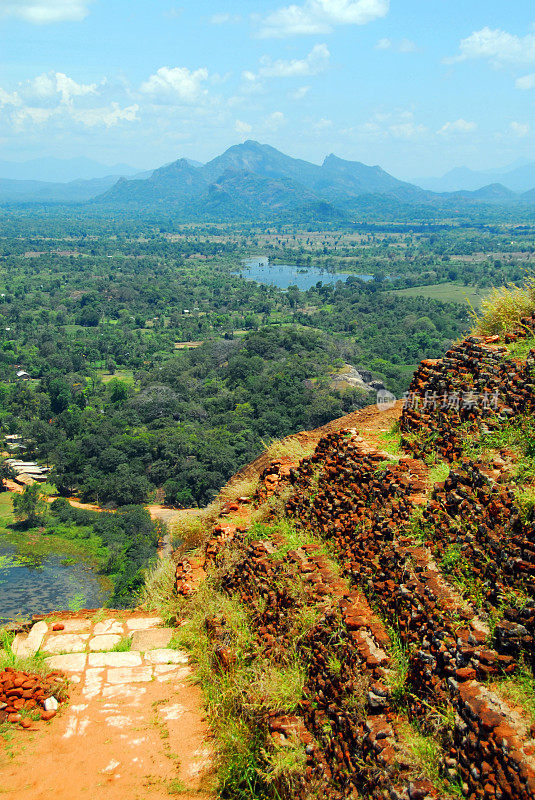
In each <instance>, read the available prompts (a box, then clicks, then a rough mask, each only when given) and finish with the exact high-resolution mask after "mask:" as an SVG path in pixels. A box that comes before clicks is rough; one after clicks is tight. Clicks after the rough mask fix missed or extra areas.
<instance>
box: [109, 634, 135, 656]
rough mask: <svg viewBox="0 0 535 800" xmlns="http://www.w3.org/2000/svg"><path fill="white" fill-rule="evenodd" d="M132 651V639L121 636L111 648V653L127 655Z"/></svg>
mask: <svg viewBox="0 0 535 800" xmlns="http://www.w3.org/2000/svg"><path fill="white" fill-rule="evenodd" d="M131 649H132V637H131V636H121V638H120V639H119V641H118V642H117V644H114V645H113V647H112V653H127V652H128V651H129V650H131Z"/></svg>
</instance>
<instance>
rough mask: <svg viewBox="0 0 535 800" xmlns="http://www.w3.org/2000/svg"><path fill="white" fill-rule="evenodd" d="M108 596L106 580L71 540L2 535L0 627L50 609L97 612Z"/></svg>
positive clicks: (108, 586)
mask: <svg viewBox="0 0 535 800" xmlns="http://www.w3.org/2000/svg"><path fill="white" fill-rule="evenodd" d="M66 549H67V550H68V552H66V551H65V550H66ZM110 594H111V586H110V583H109V581H108V580H107V579H106V578H104V577H103V576H102V575H99V574H98V571H97V568H96V565H95V563H94V562H93V561H92V560H91V559H90V558H88V557H86V556H84V555H83V554H81V553H80V552H79V551H74V550H73V548H72V547H70V542H68V543H62V542H61V541H58V540H56V541H54V540H53V539H52V538H51V537H42V536H35V535H30V536H28V535H25V534H22V533H21V534H18V533H17V534H11V533H8V534H5V533H4V532H1V533H0V623H1V622H6V621H8V620H10V619H13V618H18V617H29V616H31V615H32V614H47V613H49V612H51V611H61V610H67V609H71V610H73V611H76V610H77V609H80V608H100V607H102V606H103V605H104V604H105V603H106V601H107V600H108V598H109V596H110Z"/></svg>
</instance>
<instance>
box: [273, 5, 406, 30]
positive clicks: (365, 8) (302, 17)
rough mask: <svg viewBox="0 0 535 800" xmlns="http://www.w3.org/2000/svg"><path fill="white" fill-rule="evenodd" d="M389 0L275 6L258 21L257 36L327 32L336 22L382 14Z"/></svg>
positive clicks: (365, 19)
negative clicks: (276, 7)
mask: <svg viewBox="0 0 535 800" xmlns="http://www.w3.org/2000/svg"><path fill="white" fill-rule="evenodd" d="M389 8H390V0H306V1H305V3H304V4H303V5H300V6H299V5H290V6H285V7H283V8H279V9H277V11H274V12H273V13H272V14H269V15H268V16H267V17H266V18H265V19H264V20H263V21H262V28H261V30H260V36H262V37H277V38H282V37H284V36H294V35H299V34H318V33H330V32H331V31H332V29H333V28H334V27H335V26H336V25H366V24H367V23H368V22H373V20H376V19H379V18H381V17H385V16H386V15H387V14H388V11H389Z"/></svg>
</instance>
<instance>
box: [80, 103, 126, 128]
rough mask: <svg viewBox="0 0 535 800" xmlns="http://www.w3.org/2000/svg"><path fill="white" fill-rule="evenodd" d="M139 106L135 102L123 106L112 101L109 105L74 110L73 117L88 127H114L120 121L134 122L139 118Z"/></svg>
mask: <svg viewBox="0 0 535 800" xmlns="http://www.w3.org/2000/svg"><path fill="white" fill-rule="evenodd" d="M138 111H139V106H138V105H137V104H134V105H132V106H127V107H126V108H121V107H120V105H119V103H111V105H109V106H104V107H102V108H83V109H77V110H76V111H72V112H71V114H72V117H73V119H74V120H75V121H76V122H79V123H81V124H82V125H85V126H86V128H95V127H97V126H99V125H103V126H104V127H106V128H112V127H113V126H114V125H118V124H119V122H134V120H137V119H139V117H138V116H137V112H138Z"/></svg>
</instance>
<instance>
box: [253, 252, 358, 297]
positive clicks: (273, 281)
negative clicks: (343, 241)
mask: <svg viewBox="0 0 535 800" xmlns="http://www.w3.org/2000/svg"><path fill="white" fill-rule="evenodd" d="M243 265H244V268H243V269H242V270H241V272H240V275H241V276H242V278H245V280H246V281H256V283H265V284H267V285H268V286H277V287H278V288H279V289H287V288H288V286H297V287H298V289H300V291H302V292H304V291H306V290H307V289H311V288H312V287H313V286H315V285H316V284H317V282H318V281H321V282H322V283H324V284H325V283H328V284H335V283H338V281H342V282H345V281H346V280H347V279H348V278H349V276H350V274H353V273H347V272H336V273H334V272H326V270H324V269H321V268H320V267H300V266H297V265H296V264H270V263H269V260H268V259H267V258H264V257H257V258H246V259H245V260H244V262H243ZM353 277H355V278H360V279H361V280H363V281H371V280H372V278H373V275H353Z"/></svg>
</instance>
